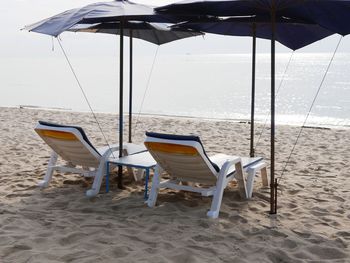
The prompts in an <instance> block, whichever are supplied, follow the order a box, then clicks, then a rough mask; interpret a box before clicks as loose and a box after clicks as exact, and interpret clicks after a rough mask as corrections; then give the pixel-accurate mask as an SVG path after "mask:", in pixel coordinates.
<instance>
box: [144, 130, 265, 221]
mask: <svg viewBox="0 0 350 263" xmlns="http://www.w3.org/2000/svg"><path fill="white" fill-rule="evenodd" d="M146 136H147V137H146V141H145V145H146V147H147V149H148V150H149V152H150V154H151V155H152V156H153V158H154V159H155V160H156V161H157V166H156V169H155V174H154V177H153V183H152V188H151V192H150V195H149V198H148V200H147V204H148V206H149V207H153V206H154V205H155V203H156V200H157V196H158V191H159V189H160V188H171V189H175V190H185V191H191V192H197V193H200V194H202V196H211V195H213V200H212V204H211V208H210V210H209V211H208V213H207V216H208V217H211V218H217V217H218V216H219V211H220V206H221V201H222V196H223V193H224V189H225V187H226V186H227V184H228V183H229V182H230V181H231V180H233V179H236V180H237V182H238V187H239V192H240V195H241V196H242V197H243V198H251V196H252V191H253V183H254V177H255V175H256V172H257V171H261V175H262V179H263V180H262V181H263V185H264V186H267V185H268V181H267V174H266V164H265V163H264V162H263V161H262V158H260V157H256V158H240V157H237V156H229V155H225V154H217V155H214V156H212V157H210V158H209V157H208V156H207V154H206V153H205V151H204V148H203V145H202V143H201V141H200V139H199V137H197V136H183V135H169V134H159V133H152V132H146ZM163 170H165V171H166V172H167V173H168V174H169V175H170V177H171V179H170V180H163V181H161V179H160V177H161V173H162V171H163ZM244 171H246V172H247V173H248V176H247V178H245V176H244V174H243V173H244ZM182 182H193V183H200V184H205V185H210V186H209V187H193V186H189V185H184V184H182Z"/></svg>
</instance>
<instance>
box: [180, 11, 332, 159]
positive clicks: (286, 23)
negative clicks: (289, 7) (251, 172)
mask: <svg viewBox="0 0 350 263" xmlns="http://www.w3.org/2000/svg"><path fill="white" fill-rule="evenodd" d="M270 23H271V22H270V18H269V17H266V16H261V15H260V16H245V17H230V18H226V19H220V18H215V17H214V18H209V19H208V18H207V19H201V20H197V21H190V22H185V23H180V24H178V25H175V26H173V28H178V29H193V30H200V31H202V32H206V33H213V34H221V35H232V36H252V37H253V52H252V53H253V57H252V59H253V61H252V96H251V99H252V102H251V122H250V125H251V131H250V137H251V138H250V156H251V157H254V111H255V105H254V104H255V64H256V37H258V38H263V39H271V35H272V30H271V25H270ZM332 34H333V33H332V32H331V31H329V30H327V29H325V28H323V27H320V26H319V25H317V24H312V23H309V22H305V21H302V20H297V19H288V18H286V17H276V40H277V41H278V42H280V43H281V44H283V45H284V46H286V47H288V48H290V49H292V50H297V49H299V48H302V47H304V46H307V45H309V44H311V43H313V42H316V41H318V40H320V39H323V38H325V37H328V36H330V35H332Z"/></svg>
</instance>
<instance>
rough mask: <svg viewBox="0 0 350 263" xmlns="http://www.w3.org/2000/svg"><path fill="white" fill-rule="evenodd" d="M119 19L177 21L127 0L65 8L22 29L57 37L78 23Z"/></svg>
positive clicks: (148, 7)
mask: <svg viewBox="0 0 350 263" xmlns="http://www.w3.org/2000/svg"><path fill="white" fill-rule="evenodd" d="M119 20H125V21H127V20H137V21H147V22H168V23H171V22H179V19H178V18H177V17H175V16H172V15H162V14H156V13H155V11H154V9H153V7H151V6H147V5H142V4H136V3H133V2H130V1H127V0H115V1H113V2H100V3H94V4H90V5H87V6H84V7H82V8H75V9H70V10H67V11H65V12H63V13H60V14H57V15H55V16H52V17H49V18H47V19H44V20H42V21H39V22H37V23H34V24H31V25H28V26H26V27H25V28H24V29H26V30H28V31H33V32H37V33H42V34H46V35H51V36H55V37H57V36H58V35H59V34H61V33H62V32H64V31H66V30H68V29H70V28H71V27H72V26H74V25H76V24H78V23H88V24H93V23H102V22H114V21H119Z"/></svg>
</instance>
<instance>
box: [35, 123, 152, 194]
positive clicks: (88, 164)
mask: <svg viewBox="0 0 350 263" xmlns="http://www.w3.org/2000/svg"><path fill="white" fill-rule="evenodd" d="M35 131H36V132H37V133H38V134H39V136H40V137H41V138H42V139H43V140H44V141H45V142H46V143H47V145H49V146H50V148H51V149H52V150H53V152H52V154H51V158H50V161H49V164H48V168H47V171H46V174H45V177H44V180H43V181H41V182H40V183H39V186H40V187H47V186H48V185H49V183H50V181H51V178H52V175H53V173H54V171H55V170H57V171H61V172H71V173H77V174H81V175H83V176H86V177H94V182H93V184H92V187H91V189H89V190H88V191H87V192H86V195H87V196H88V197H93V196H96V195H97V194H98V193H99V191H100V187H101V183H102V178H103V176H104V175H105V170H106V160H107V158H109V157H110V156H111V155H112V154H113V152H114V155H115V156H116V157H117V156H118V152H117V151H118V149H119V146H116V145H111V146H110V147H108V146H105V147H102V148H98V149H96V148H95V147H94V146H93V145H92V144H91V142H90V141H89V139H88V138H87V136H86V134H85V132H84V130H83V129H82V128H81V127H77V126H67V125H60V124H55V123H49V122H43V121H39V123H38V124H37V126H36V127H35ZM123 147H124V149H125V150H126V152H127V154H132V153H136V152H141V151H144V150H146V148H145V147H144V146H143V145H135V144H124V145H123ZM58 156H60V157H61V158H62V159H63V160H65V161H66V162H67V164H66V165H56V163H57V159H58ZM77 166H78V167H80V168H77Z"/></svg>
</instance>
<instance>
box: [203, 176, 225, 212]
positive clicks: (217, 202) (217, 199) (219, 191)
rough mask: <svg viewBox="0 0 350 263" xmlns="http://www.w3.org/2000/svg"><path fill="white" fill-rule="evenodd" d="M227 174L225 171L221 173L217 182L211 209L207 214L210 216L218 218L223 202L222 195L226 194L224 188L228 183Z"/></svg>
mask: <svg viewBox="0 0 350 263" xmlns="http://www.w3.org/2000/svg"><path fill="white" fill-rule="evenodd" d="M225 179H226V176H225V173H220V174H219V178H218V181H217V183H216V190H215V193H214V196H213V200H212V202H211V207H210V210H209V211H208V212H207V216H208V217H210V218H218V216H219V213H220V207H221V202H222V196H223V195H224V189H225V186H226V184H227V182H225Z"/></svg>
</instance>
